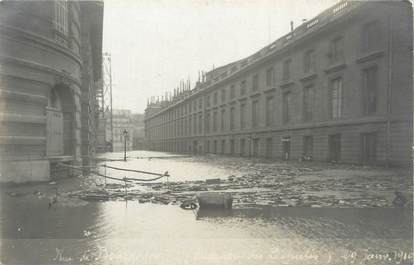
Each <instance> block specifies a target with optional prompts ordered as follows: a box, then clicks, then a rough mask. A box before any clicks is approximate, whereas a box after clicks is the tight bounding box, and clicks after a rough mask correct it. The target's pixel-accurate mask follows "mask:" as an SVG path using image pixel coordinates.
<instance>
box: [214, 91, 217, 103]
mask: <svg viewBox="0 0 414 265" xmlns="http://www.w3.org/2000/svg"><path fill="white" fill-rule="evenodd" d="M213 100H214V105H217V91H216V92H214V99H213Z"/></svg>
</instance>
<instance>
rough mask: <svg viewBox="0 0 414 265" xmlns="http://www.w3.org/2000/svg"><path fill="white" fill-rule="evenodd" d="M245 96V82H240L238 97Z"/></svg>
mask: <svg viewBox="0 0 414 265" xmlns="http://www.w3.org/2000/svg"><path fill="white" fill-rule="evenodd" d="M245 94H246V80H243V81H241V83H240V95H242V96H243V95H245Z"/></svg>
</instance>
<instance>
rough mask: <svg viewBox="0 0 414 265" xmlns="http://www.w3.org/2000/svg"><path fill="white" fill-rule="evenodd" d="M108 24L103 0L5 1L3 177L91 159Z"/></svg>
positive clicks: (0, 30) (25, 177) (1, 25)
mask: <svg viewBox="0 0 414 265" xmlns="http://www.w3.org/2000/svg"><path fill="white" fill-rule="evenodd" d="M102 23H103V2H101V1H1V2H0V36H1V37H0V106H1V108H0V123H1V125H0V128H1V130H0V131H1V135H0V173H1V176H0V181H13V182H27V181H40V180H43V181H45V180H49V179H50V178H51V177H55V176H57V175H58V174H59V167H57V165H58V164H59V163H66V164H70V165H76V166H81V165H82V164H88V163H89V162H91V161H90V158H91V157H92V158H93V156H94V154H95V142H96V135H95V128H96V124H97V121H96V116H95V106H96V102H95V90H96V89H98V87H99V86H100V84H101V82H100V79H101V56H102ZM66 173H70V174H80V172H79V171H71V172H66Z"/></svg>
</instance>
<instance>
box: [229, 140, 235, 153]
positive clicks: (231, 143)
mask: <svg viewBox="0 0 414 265" xmlns="http://www.w3.org/2000/svg"><path fill="white" fill-rule="evenodd" d="M230 154H231V155H234V140H233V139H230Z"/></svg>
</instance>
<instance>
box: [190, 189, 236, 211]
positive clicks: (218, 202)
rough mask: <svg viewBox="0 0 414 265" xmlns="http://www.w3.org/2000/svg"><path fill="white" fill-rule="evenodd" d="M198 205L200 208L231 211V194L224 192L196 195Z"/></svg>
mask: <svg viewBox="0 0 414 265" xmlns="http://www.w3.org/2000/svg"><path fill="white" fill-rule="evenodd" d="M196 198H197V201H198V205H199V206H200V209H202V208H224V209H231V208H232V205H233V197H232V196H231V193H225V192H200V193H197V195H196Z"/></svg>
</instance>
